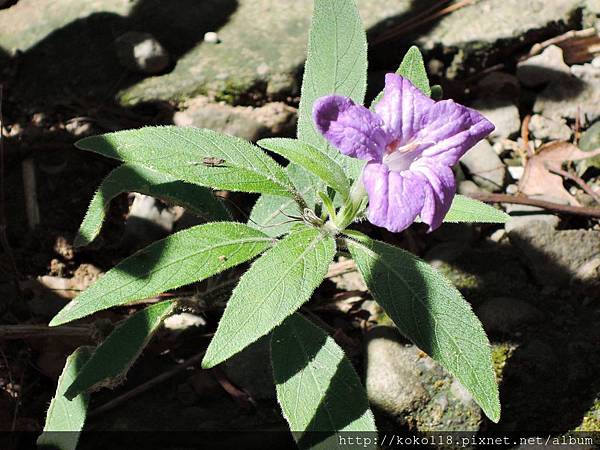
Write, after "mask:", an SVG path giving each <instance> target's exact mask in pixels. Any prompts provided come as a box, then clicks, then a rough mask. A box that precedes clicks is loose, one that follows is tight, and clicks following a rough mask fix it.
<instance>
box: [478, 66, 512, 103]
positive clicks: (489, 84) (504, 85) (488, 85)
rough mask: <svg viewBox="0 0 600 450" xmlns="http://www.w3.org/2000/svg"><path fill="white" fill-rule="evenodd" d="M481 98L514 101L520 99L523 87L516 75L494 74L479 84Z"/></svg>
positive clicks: (484, 78) (487, 76)
mask: <svg viewBox="0 0 600 450" xmlns="http://www.w3.org/2000/svg"><path fill="white" fill-rule="evenodd" d="M477 87H478V88H479V92H480V95H481V96H484V97H488V98H495V99H504V100H513V99H515V98H519V94H520V92H521V86H520V85H519V80H518V79H517V77H515V76H514V75H511V74H510V73H505V72H492V73H490V74H489V75H486V76H485V77H483V78H482V79H481V81H479V83H477Z"/></svg>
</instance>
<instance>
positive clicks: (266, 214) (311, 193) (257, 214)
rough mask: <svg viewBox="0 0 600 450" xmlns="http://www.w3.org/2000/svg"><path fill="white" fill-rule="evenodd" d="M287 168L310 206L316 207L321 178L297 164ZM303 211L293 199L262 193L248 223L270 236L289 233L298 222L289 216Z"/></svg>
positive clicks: (297, 214) (293, 181)
mask: <svg viewBox="0 0 600 450" xmlns="http://www.w3.org/2000/svg"><path fill="white" fill-rule="evenodd" d="M286 170H287V173H288V176H289V177H290V179H291V180H292V183H294V185H295V186H296V189H297V190H298V192H299V193H300V195H302V197H304V199H305V200H306V202H307V203H308V206H309V208H314V207H315V206H316V203H317V198H318V197H317V188H318V187H319V186H320V184H319V179H318V178H317V177H316V176H314V175H312V174H311V173H309V172H307V171H306V170H304V169H303V168H302V167H300V166H297V165H296V164H289V165H288V166H287V167H286ZM302 212H303V211H300V209H299V208H298V204H297V203H296V202H295V201H294V200H292V199H289V198H285V197H280V196H276V195H261V196H260V198H259V199H258V200H257V201H256V204H255V205H254V208H252V213H251V214H250V219H249V220H248V225H249V226H251V227H253V228H256V229H258V230H261V231H262V232H263V233H265V234H266V235H268V236H272V237H277V236H281V235H282V234H284V233H287V232H288V231H289V230H290V228H291V227H292V225H293V224H294V223H297V222H295V221H293V220H292V219H290V218H289V216H299V215H301V214H302Z"/></svg>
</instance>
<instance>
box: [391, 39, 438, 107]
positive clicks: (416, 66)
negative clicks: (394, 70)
mask: <svg viewBox="0 0 600 450" xmlns="http://www.w3.org/2000/svg"><path fill="white" fill-rule="evenodd" d="M398 74H399V75H402V76H403V77H404V78H406V79H408V80H409V81H410V82H411V83H412V84H414V85H415V86H416V87H418V88H419V89H420V90H421V91H422V92H423V93H424V94H425V95H427V96H428V97H431V88H430V87H429V77H428V76H427V70H425V62H424V61H423V55H421V51H420V50H419V48H418V47H416V46H414V45H413V46H412V47H411V48H409V49H408V51H407V52H406V55H404V58H403V59H402V62H401V63H400V67H399V68H398Z"/></svg>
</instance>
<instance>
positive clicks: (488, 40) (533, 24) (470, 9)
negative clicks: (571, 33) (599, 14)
mask: <svg viewBox="0 0 600 450" xmlns="http://www.w3.org/2000/svg"><path fill="white" fill-rule="evenodd" d="M580 10H581V1H579V0H529V1H528V2H527V14H524V13H523V2H522V1H521V0H504V1H501V2H499V1H497V0H480V1H477V2H474V3H472V4H470V5H468V6H466V7H464V8H461V9H459V10H457V11H455V12H453V13H452V14H447V15H446V16H444V17H442V18H441V19H440V20H438V22H437V23H436V24H435V25H434V26H433V28H432V29H431V30H430V31H428V32H426V33H423V34H422V35H420V36H418V37H417V39H416V42H417V44H418V45H419V46H421V47H423V48H424V49H426V50H429V49H434V48H437V49H439V50H441V51H444V52H451V51H452V50H453V49H454V50H458V53H457V54H456V57H455V63H453V64H454V65H461V66H462V65H463V61H468V60H469V59H470V58H471V57H473V56H475V57H477V56H482V55H484V54H485V55H490V54H494V53H495V54H504V55H506V51H507V48H511V47H514V48H517V47H520V46H522V45H523V44H524V43H527V42H537V41H536V39H537V37H536V36H539V34H540V33H544V32H545V31H549V30H551V31H552V32H553V33H554V34H556V33H557V30H561V29H563V30H565V31H566V30H567V29H571V28H572V27H575V26H577V25H578V24H579V17H580ZM463 70H464V69H463Z"/></svg>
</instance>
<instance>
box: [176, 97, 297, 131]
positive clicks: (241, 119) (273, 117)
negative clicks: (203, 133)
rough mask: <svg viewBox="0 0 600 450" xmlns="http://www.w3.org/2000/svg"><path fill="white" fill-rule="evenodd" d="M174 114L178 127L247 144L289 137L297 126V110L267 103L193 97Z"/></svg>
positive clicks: (283, 105)
mask: <svg viewBox="0 0 600 450" xmlns="http://www.w3.org/2000/svg"><path fill="white" fill-rule="evenodd" d="M184 108H185V109H183V110H182V111H179V112H177V113H175V115H174V116H173V122H174V123H175V124H176V125H180V126H195V127H198V128H209V129H212V130H215V131H220V132H222V133H227V134H232V135H234V136H238V137H241V138H243V139H246V140H249V141H256V140H258V139H260V138H263V137H266V136H270V135H275V134H279V135H280V134H290V133H291V132H292V130H293V129H294V128H295V125H296V120H297V118H296V111H295V110H294V109H293V108H291V107H289V106H287V105H285V104H283V103H268V104H266V105H264V106H262V107H260V108H256V109H254V108H250V107H236V106H231V105H226V104H221V103H211V102H210V101H209V99H208V98H206V97H197V98H194V99H192V100H190V101H188V102H186V104H185V105H184Z"/></svg>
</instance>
